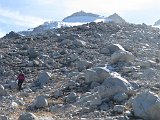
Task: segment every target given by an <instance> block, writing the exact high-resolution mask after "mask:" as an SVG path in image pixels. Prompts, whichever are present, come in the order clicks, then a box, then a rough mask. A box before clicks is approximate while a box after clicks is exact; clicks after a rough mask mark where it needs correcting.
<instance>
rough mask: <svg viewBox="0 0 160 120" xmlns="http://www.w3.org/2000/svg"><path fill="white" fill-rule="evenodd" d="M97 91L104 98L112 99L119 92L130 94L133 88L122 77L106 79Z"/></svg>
mask: <svg viewBox="0 0 160 120" xmlns="http://www.w3.org/2000/svg"><path fill="white" fill-rule="evenodd" d="M96 90H97V91H98V93H99V95H100V96H101V97H102V98H110V97H112V96H114V95H115V94H117V93H119V92H124V93H130V92H131V91H132V90H133V87H132V86H131V84H130V83H129V82H128V81H127V80H126V79H124V78H122V77H121V76H113V77H110V78H108V79H105V80H104V82H103V83H102V85H101V86H98V87H97V88H95V91H96Z"/></svg>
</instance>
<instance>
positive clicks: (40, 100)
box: [34, 96, 48, 108]
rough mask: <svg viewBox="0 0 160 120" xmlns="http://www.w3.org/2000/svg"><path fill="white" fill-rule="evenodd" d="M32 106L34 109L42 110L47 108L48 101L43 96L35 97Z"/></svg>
mask: <svg viewBox="0 0 160 120" xmlns="http://www.w3.org/2000/svg"><path fill="white" fill-rule="evenodd" d="M34 105H35V107H36V108H43V107H46V106H48V101H47V99H46V98H45V97H44V96H38V97H36V100H35V103H34Z"/></svg>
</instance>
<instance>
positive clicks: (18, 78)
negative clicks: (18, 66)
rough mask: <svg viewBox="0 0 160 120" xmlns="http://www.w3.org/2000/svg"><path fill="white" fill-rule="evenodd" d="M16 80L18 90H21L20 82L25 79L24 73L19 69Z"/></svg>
mask: <svg viewBox="0 0 160 120" xmlns="http://www.w3.org/2000/svg"><path fill="white" fill-rule="evenodd" d="M17 80H18V90H19V91H20V90H22V84H23V82H24V80H25V75H24V73H23V71H22V70H21V71H20V73H19V75H18V77H17Z"/></svg>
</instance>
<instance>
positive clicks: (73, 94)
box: [66, 92, 77, 103]
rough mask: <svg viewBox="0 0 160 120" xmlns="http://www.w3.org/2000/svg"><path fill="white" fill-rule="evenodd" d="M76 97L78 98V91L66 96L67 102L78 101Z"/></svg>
mask: <svg viewBox="0 0 160 120" xmlns="http://www.w3.org/2000/svg"><path fill="white" fill-rule="evenodd" d="M76 98H77V95H76V93H74V92H71V93H70V94H69V95H68V96H67V97H66V102H68V103H72V102H75V101H76Z"/></svg>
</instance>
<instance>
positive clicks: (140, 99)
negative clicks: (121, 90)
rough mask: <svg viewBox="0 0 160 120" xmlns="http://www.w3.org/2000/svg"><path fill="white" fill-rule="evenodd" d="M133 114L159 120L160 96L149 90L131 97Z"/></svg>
mask: <svg viewBox="0 0 160 120" xmlns="http://www.w3.org/2000/svg"><path fill="white" fill-rule="evenodd" d="M132 106H133V111H134V115H135V116H137V117H140V118H143V119H150V120H159V119H160V98H159V97H158V96H157V95H156V94H154V93H152V92H150V91H145V92H141V93H139V94H138V95H137V96H136V97H135V98H134V99H133V104H132Z"/></svg>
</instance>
